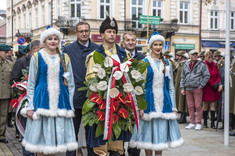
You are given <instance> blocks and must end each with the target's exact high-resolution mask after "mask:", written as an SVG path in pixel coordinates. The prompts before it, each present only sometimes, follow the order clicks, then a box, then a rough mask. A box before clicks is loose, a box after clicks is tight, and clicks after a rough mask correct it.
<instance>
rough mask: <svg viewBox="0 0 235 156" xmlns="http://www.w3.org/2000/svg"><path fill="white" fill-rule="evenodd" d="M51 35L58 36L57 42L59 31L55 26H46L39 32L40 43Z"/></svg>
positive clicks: (59, 35)
mask: <svg viewBox="0 0 235 156" xmlns="http://www.w3.org/2000/svg"><path fill="white" fill-rule="evenodd" d="M52 35H56V36H57V37H58V38H59V42H60V41H61V34H60V31H58V30H57V29H55V28H52V27H50V26H48V27H47V29H46V30H44V31H43V32H42V34H41V37H40V42H41V44H43V43H44V41H45V40H46V39H47V37H49V36H52Z"/></svg>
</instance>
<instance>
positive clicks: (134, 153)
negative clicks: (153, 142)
mask: <svg viewBox="0 0 235 156" xmlns="http://www.w3.org/2000/svg"><path fill="white" fill-rule="evenodd" d="M136 44H137V40H136V35H135V33H134V32H131V31H127V32H125V33H124V34H123V36H122V45H123V47H124V48H125V50H126V52H127V57H128V58H135V59H137V60H142V59H144V58H145V56H144V55H143V54H141V53H138V52H137V50H136ZM128 154H129V156H139V155H140V149H137V148H130V147H128Z"/></svg>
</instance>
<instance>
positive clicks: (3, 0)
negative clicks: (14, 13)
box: [0, 0, 9, 10]
mask: <svg viewBox="0 0 235 156" xmlns="http://www.w3.org/2000/svg"><path fill="white" fill-rule="evenodd" d="M8 1H9V0H8ZM6 2H7V1H6V0H0V3H1V5H0V10H7V6H6Z"/></svg>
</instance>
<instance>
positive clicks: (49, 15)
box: [48, 3, 52, 25]
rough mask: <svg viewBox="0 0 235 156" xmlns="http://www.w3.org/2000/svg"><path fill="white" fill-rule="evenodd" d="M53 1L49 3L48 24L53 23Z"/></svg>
mask: <svg viewBox="0 0 235 156" xmlns="http://www.w3.org/2000/svg"><path fill="white" fill-rule="evenodd" d="M51 16H52V14H51V3H49V4H48V25H50V24H51Z"/></svg>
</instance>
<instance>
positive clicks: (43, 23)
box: [41, 5, 45, 26]
mask: <svg viewBox="0 0 235 156" xmlns="http://www.w3.org/2000/svg"><path fill="white" fill-rule="evenodd" d="M41 19H42V26H44V25H45V8H44V5H42V17H41Z"/></svg>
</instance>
